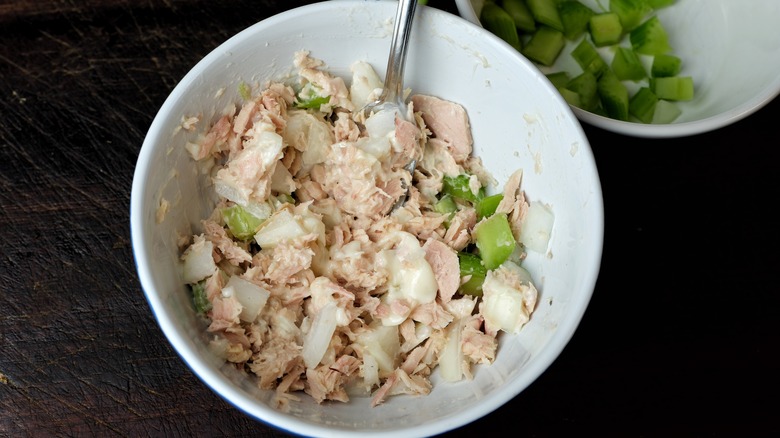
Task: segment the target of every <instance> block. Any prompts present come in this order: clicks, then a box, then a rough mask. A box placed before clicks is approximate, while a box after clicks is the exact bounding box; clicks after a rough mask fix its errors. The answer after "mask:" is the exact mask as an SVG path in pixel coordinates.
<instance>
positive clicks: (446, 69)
mask: <svg viewBox="0 0 780 438" xmlns="http://www.w3.org/2000/svg"><path fill="white" fill-rule="evenodd" d="M417 12H418V16H417V19H416V21H415V27H414V29H413V34H412V41H411V44H410V49H409V54H408V56H409V58H408V60H407V65H406V77H405V85H406V86H407V87H411V88H412V89H413V90H414V91H415V92H419V93H428V94H432V95H437V96H440V97H443V98H446V99H449V100H453V101H455V102H459V103H461V104H463V105H464V106H465V108H466V109H467V111H468V113H469V115H470V119H471V123H472V127H473V133H474V140H475V151H476V153H477V154H478V155H479V156H481V157H482V159H483V160H484V163H485V165H486V167H487V168H488V169H490V170H491V171H492V172H493V174H494V176H495V177H496V179H498V180H499V181H500V182H501V183H502V184H503V181H505V180H506V178H507V177H508V175H509V174H510V173H511V172H512V171H514V170H515V169H517V168H523V169H525V176H524V179H523V188H524V189H525V190H526V192H527V194H528V196H529V199H530V200H540V201H543V202H545V203H548V204H549V205H550V206H551V207H552V210H553V212H554V214H555V226H554V229H553V235H552V239H551V243H550V251H549V253H548V254H545V255H540V254H531V257H529V259H528V261H527V262H526V264H525V266H526V267H527V268H528V269H529V271H530V272H531V273H532V275H533V277H534V279H535V282H536V284H537V285H538V287H539V289H540V294H541V295H540V299H539V305H538V309H537V310H536V311H535V313H534V314H533V317H532V320H531V322H530V323H529V324H528V325H527V326H526V327H525V328H524V329H523V330H522V331H521V333H520V334H519V335H516V336H510V335H505V336H501V338H500V347H499V350H498V357H497V359H496V361H495V363H494V364H493V365H491V366H479V367H477V369H476V370H475V376H474V379H473V380H472V381H463V382H460V383H457V384H446V383H439V379H438V378H437V377H436V375H434V378H433V381H434V389H433V392H432V393H431V394H430V395H428V396H425V397H411V396H397V397H392V398H390V399H389V400H388V401H387V402H386V403H384V404H382V405H380V406H378V407H375V408H371V407H370V399H367V398H353V399H352V400H351V401H350V402H349V403H347V404H343V403H325V404H322V405H318V404H316V403H315V402H314V401H312V399H310V398H309V397H308V396H305V395H304V396H303V397H301V398H302V401H301V402H299V403H293V404H292V405H291V409H290V411H289V412H281V411H278V410H276V409H274V408H272V407H269V404H268V402H269V400H271V397H272V393H271V392H270V391H262V390H259V389H257V388H256V387H255V385H254V383H253V381H252V380H251V379H250V378H249V377H247V376H245V375H240V374H239V373H237V372H236V371H235V370H234V369H232V367H230V366H226V365H224V364H222V363H221V361H220V360H218V359H216V358H215V357H213V356H211V355H210V353H209V352H208V350H207V348H206V343H205V342H206V340H205V339H206V337H205V335H204V326H203V323H202V321H200V320H199V319H198V318H196V316H195V313H194V311H193V308H192V304H191V301H190V297H189V293H188V291H187V289H186V287H185V286H184V285H183V282H182V280H181V278H180V275H179V269H180V268H179V262H178V257H179V252H178V250H177V245H176V240H177V236H178V235H180V234H184V235H187V234H188V233H191V232H192V230H196V229H198V226H199V225H198V224H199V223H200V220H201V219H202V218H203V217H205V216H206V215H207V214H208V213H209V212H210V211H211V209H212V208H213V205H214V204H213V198H212V197H210V196H207V195H204V193H207V189H206V188H205V186H206V185H207V184H208V176H207V175H204V174H203V173H201V172H199V170H198V169H197V167H196V166H195V165H194V163H193V161H192V160H191V159H190V157H189V155H188V154H187V152H186V151H185V148H184V145H185V143H186V141H187V140H192V139H193V135H194V134H192V133H188V132H186V131H184V130H179V129H177V127H178V125H179V124H180V123H181V120H182V117H183V116H185V115H194V114H202V115H203V119H204V120H206V121H214V120H215V119H216V118H217V117H216V114H217V113H218V112H219V111H221V110H222V109H223V108H225V106H226V105H227V104H228V103H231V102H239V101H240V100H239V96H238V91H237V90H238V84H239V83H241V82H242V81H245V82H254V81H260V82H262V81H264V80H265V79H268V78H282V77H284V76H286V75H288V74H290V73H291V72H294V71H295V70H294V67H293V66H292V60H293V53H294V52H295V51H297V50H302V49H306V50H309V51H311V54H312V56H313V57H316V58H319V59H322V60H324V61H325V62H326V63H327V65H328V67H329V68H330V70H331V71H332V72H334V73H336V74H339V75H342V76H344V77H345V79H348V78H349V77H350V73H349V66H350V64H351V63H352V62H353V61H355V60H358V59H364V60H367V61H369V62H371V63H372V65H373V66H374V67H375V69H376V70H377V72H378V73H379V74H380V75H383V74H384V69H385V64H386V60H387V53H388V50H389V41H390V34H391V31H392V21H393V17H394V13H395V2H382V1H380V2H360V1H357V2H353V1H329V2H321V3H315V4H312V5H309V6H305V7H301V8H298V9H293V10H290V11H288V12H285V13H283V14H280V15H277V16H274V17H271V18H268V19H266V20H264V21H262V22H260V23H257V24H256V25H254V26H252V27H250V28H248V29H246V30H245V31H243V32H241V33H239V34H238V35H236V36H234V37H233V38H231V39H230V40H228V41H226V42H225V43H224V44H222V45H221V46H219V47H218V48H216V49H215V50H214V51H213V52H212V53H210V54H209V55H208V56H206V57H205V58H204V59H203V60H201V61H200V62H198V63H197V65H195V66H194V68H193V69H192V70H191V71H190V72H189V73H188V74H187V75H186V76H185V77H184V78H183V79H182V80H181V82H180V83H179V84H178V85H177V86H176V88H175V89H174V90H173V92H172V93H171V95H170V96H169V98H168V99H167V100H166V101H165V103H164V104H163V106H162V107H161V108H160V111H159V113H158V114H157V115H156V117H155V118H154V120H153V122H152V125H151V127H150V129H149V132H148V134H147V136H146V139H145V141H144V143H143V146H142V148H141V151H140V155H139V157H138V162H137V167H136V169H135V175H134V180H133V187H132V195H131V211H130V216H131V218H130V225H131V234H132V244H133V250H134V255H135V260H136V265H137V270H138V276H139V279H140V282H141V286H142V288H143V291H144V293H145V295H146V298H147V300H148V302H149V305H150V307H151V309H152V311H153V312H154V315H155V317H156V318H157V321H158V323H159V325H160V327H161V329H162V331H163V332H164V334H165V336H166V337H167V339H168V340H169V341H170V343H171V345H172V346H173V347H174V348H175V349H176V351H177V352H178V353H179V354H180V355H181V357H182V359H183V360H184V361H185V362H186V363H187V365H188V366H189V367H190V368H191V369H192V370H193V372H194V373H195V374H196V375H197V376H199V377H200V378H201V379H202V380H203V381H204V382H205V383H206V384H207V385H208V386H209V387H211V388H212V389H213V390H214V391H215V392H216V393H218V394H219V395H221V396H222V397H223V398H225V399H226V400H228V401H229V402H230V403H232V404H233V405H235V406H236V407H237V408H238V409H240V410H242V411H244V412H246V413H247V414H248V415H250V416H252V417H255V418H257V419H260V420H262V421H264V422H267V423H268V424H272V425H274V426H276V427H278V428H281V429H284V430H287V431H289V432H292V433H295V434H301V435H312V436H334V437H335V436H339V437H344V436H365V435H366V434H368V433H370V434H371V435H372V436H379V437H382V436H398V437H411V436H430V435H435V434H438V433H442V432H445V431H448V430H451V429H454V428H457V427H459V426H462V425H464V424H466V423H469V422H472V421H474V420H476V419H478V418H480V417H482V416H484V415H486V414H488V413H490V412H491V411H493V410H495V409H496V408H498V407H499V406H501V405H502V404H504V403H506V402H507V401H509V400H510V399H512V398H513V397H515V396H517V395H518V394H520V392H521V391H523V389H525V388H526V387H527V386H528V385H529V384H530V383H531V382H533V381H534V380H535V379H536V378H537V377H538V376H539V375H540V374H541V373H542V372H543V371H544V370H545V369H547V367H548V366H549V365H550V364H551V363H552V362H553V361H554V360H555V359H556V357H558V355H559V353H560V352H561V351H562V350H563V348H564V346H565V345H566V344H567V342H568V341H569V339H570V338H571V336H572V334H573V333H574V331H575V329H576V328H577V325H578V324H579V322H580V319H581V317H582V315H583V313H584V312H585V310H586V307H587V305H588V303H589V300H590V298H591V295H592V292H593V288H594V285H595V282H596V278H597V275H598V271H599V267H600V260H601V251H602V243H603V227H604V223H603V220H604V219H603V205H602V194H601V186H600V183H599V177H598V174H597V169H596V166H595V163H594V160H593V156H592V152H591V149H590V146H589V144H588V141H587V138H586V137H585V136H584V134H583V131H582V129H581V126H580V125H579V123H578V121H577V119H576V117H574V115H573V113H572V112H571V110H570V108H569V107H568V106H567V105H566V104H565V102H564V101H563V100H562V99H561V98H560V96H559V95H558V94H557V92H556V91H555V90H554V89H553V88H552V87H551V86H550V84H549V82H547V81H546V80H545V78H544V77H542V76H541V75H540V74H539V72H538V70H536V69H535V68H534V67H533V66H532V65H531V64H530V63H529V62H527V61H526V60H525V59H524V58H522V57H520V56H518V55H517V53H516V52H515V51H513V49H512V48H511V47H510V46H508V45H506V44H504V43H503V42H502V41H500V40H498V38H496V37H494V36H492V35H490V34H487V33H486V32H485V31H484V30H483V29H481V28H480V27H478V26H474V25H472V24H471V23H468V22H467V21H466V20H463V19H462V18H460V17H458V16H455V15H452V14H449V13H446V12H442V11H440V10H437V9H433V8H429V7H420V8H418V11H417ZM323 17H328V18H327V19H323ZM334 23H341V25H334ZM163 199H164V200H166V201H168V202H169V203H170V206H171V208H170V211H169V212H168V214H167V215H166V216H165V219H164V220H163V221H162V222H160V223H158V222H157V221H156V220H155V215H156V211H157V208H158V206H159V205H160V203H161V200H163ZM560 396H561V397H565V396H566V394H560ZM551 408H553V407H551ZM518 424H522V413H518Z"/></svg>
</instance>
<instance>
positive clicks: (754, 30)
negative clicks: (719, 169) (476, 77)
mask: <svg viewBox="0 0 780 438" xmlns="http://www.w3.org/2000/svg"><path fill="white" fill-rule="evenodd" d="M582 2H583V3H585V4H586V5H588V6H590V7H592V8H593V10H595V11H600V10H601V9H600V6H599V5H603V6H604V7H608V6H609V2H608V1H599V0H582ZM455 3H456V6H457V8H458V13H459V14H460V15H461V16H462V17H463V18H465V19H467V20H468V21H470V22H472V23H475V24H478V25H479V14H478V11H479V10H481V5H482V4H484V0H455ZM657 14H658V18H659V19H660V20H661V23H662V24H663V26H664V28H665V29H666V30H667V32H668V34H669V43H670V45H671V46H672V49H673V51H674V53H675V54H676V55H677V56H679V57H680V58H681V59H682V60H683V70H682V72H681V73H680V74H681V75H690V76H692V77H693V80H694V84H695V96H694V99H693V100H691V101H688V102H680V103H679V106H680V108H681V109H682V114H681V115H680V117H679V118H678V119H677V120H675V121H674V122H673V123H670V124H655V125H650V124H642V123H634V122H624V121H620V120H615V119H610V118H608V117H603V116H600V115H597V114H594V113H591V112H588V111H584V110H582V109H579V108H576V107H574V113H575V114H576V115H577V117H578V118H579V119H580V120H581V121H584V122H586V123H589V124H591V125H594V126H598V127H599V128H603V129H607V130H609V131H613V132H617V133H620V134H625V135H632V136H636V137H655V138H664V137H666V138H670V137H683V136H688V135H694V134H700V133H704V132H709V131H713V130H716V129H718V128H722V127H724V126H727V125H730V124H732V123H735V122H737V121H739V120H742V119H743V118H745V117H747V116H749V115H751V114H753V113H754V112H756V111H758V110H759V109H761V108H762V107H763V106H764V105H766V104H767V103H769V102H770V101H772V100H773V99H774V98H775V97H777V95H778V94H780V73H779V72H780V32H778V30H777V24H778V23H780V1H777V0H742V1H734V0H677V2H676V3H675V4H674V5H672V6H669V7H667V8H663V9H661V10H659V11H658V12H657ZM575 46H576V42H569V43H568V44H567V47H566V48H564V50H563V52H562V54H561V56H559V58H558V61H557V62H556V64H555V65H554V66H553V67H552V68H548V67H540V69H541V70H542V71H543V72H545V73H546V72H550V71H553V70H563V71H568V72H570V73H573V74H578V73H579V72H581V71H582V69H581V68H580V67H579V66H578V65H577V64H576V63H575V62H574V61H573V60H572V59H571V57H569V56H568V54H569V53H570V52H571V50H572V49H573V48H574V47H575ZM601 53H602V55H603V56H604V57H605V59H607V60H608V61H609V60H611V57H610V53H609V51H608V50H606V49H603V50H601ZM628 85H631V84H628Z"/></svg>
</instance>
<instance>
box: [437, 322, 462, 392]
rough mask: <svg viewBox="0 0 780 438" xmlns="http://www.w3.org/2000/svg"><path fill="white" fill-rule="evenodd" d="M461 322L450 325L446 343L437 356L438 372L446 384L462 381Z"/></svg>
mask: <svg viewBox="0 0 780 438" xmlns="http://www.w3.org/2000/svg"><path fill="white" fill-rule="evenodd" d="M462 332H463V323H462V320H460V319H459V320H456V321H453V322H451V323H450V325H449V327H448V328H447V343H446V344H444V349H442V352H441V355H440V356H439V372H440V373H441V378H442V379H444V380H445V381H447V382H457V381H459V380H462V379H463V350H462V348H461V342H460V341H461V333H462Z"/></svg>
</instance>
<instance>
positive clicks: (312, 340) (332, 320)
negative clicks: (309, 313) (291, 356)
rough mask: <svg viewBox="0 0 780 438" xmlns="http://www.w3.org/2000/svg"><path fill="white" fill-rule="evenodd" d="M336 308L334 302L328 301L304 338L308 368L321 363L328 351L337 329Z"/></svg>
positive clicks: (303, 352)
mask: <svg viewBox="0 0 780 438" xmlns="http://www.w3.org/2000/svg"><path fill="white" fill-rule="evenodd" d="M336 310H338V307H336V305H335V304H334V303H328V304H326V305H325V307H323V308H322V309H321V310H320V313H318V314H317V315H315V316H314V321H313V322H312V324H311V328H310V329H309V332H308V333H306V337H305V338H304V340H303V351H301V355H302V356H303V363H304V364H305V365H306V368H314V367H316V366H317V365H319V363H320V361H321V360H322V358H323V356H325V352H326V351H328V346H329V345H330V339H331V338H332V337H333V333H334V332H335V331H336Z"/></svg>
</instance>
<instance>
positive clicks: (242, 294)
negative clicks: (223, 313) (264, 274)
mask: <svg viewBox="0 0 780 438" xmlns="http://www.w3.org/2000/svg"><path fill="white" fill-rule="evenodd" d="M227 288H232V289H233V294H234V295H235V297H236V299H237V300H238V302H239V303H241V306H243V308H242V310H241V314H240V315H239V316H238V317H239V319H241V320H242V321H246V322H254V320H255V319H256V318H257V315H259V314H260V310H262V308H263V306H265V303H266V301H268V297H269V296H270V295H271V293H270V292H269V291H267V290H265V289H263V288H262V287H260V286H258V285H256V284H254V283H252V282H251V281H248V280H245V279H243V278H241V277H237V276H235V275H234V276H232V277H230V280H228V283H227V285H225V289H227Z"/></svg>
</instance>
